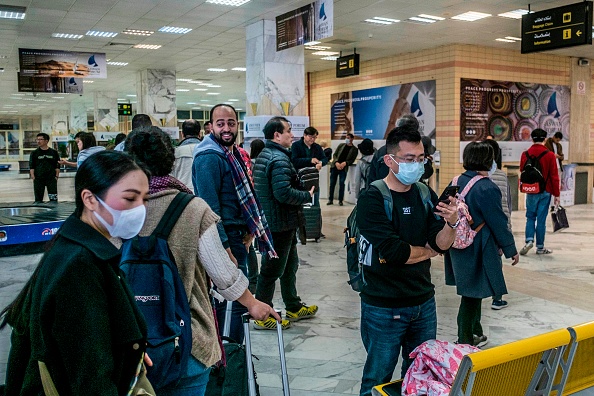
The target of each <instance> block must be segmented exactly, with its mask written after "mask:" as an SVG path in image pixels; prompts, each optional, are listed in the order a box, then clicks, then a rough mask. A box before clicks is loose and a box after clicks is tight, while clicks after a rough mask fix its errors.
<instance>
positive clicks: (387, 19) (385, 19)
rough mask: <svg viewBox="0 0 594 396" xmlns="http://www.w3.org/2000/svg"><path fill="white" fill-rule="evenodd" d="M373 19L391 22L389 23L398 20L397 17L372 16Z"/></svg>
mask: <svg viewBox="0 0 594 396" xmlns="http://www.w3.org/2000/svg"><path fill="white" fill-rule="evenodd" d="M373 19H375V20H378V21H384V22H391V23H396V22H400V20H399V19H392V18H383V17H373Z"/></svg>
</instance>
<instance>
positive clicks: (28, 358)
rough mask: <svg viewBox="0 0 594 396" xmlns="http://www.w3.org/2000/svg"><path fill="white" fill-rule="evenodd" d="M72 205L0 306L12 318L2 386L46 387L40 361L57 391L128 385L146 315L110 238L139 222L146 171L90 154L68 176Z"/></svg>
mask: <svg viewBox="0 0 594 396" xmlns="http://www.w3.org/2000/svg"><path fill="white" fill-rule="evenodd" d="M75 191H76V211H75V213H74V214H73V215H71V216H70V217H69V218H68V219H67V220H66V221H65V222H64V224H63V225H62V227H61V228H60V230H59V231H58V233H57V235H56V237H55V238H54V239H53V240H52V243H51V246H50V248H49V250H48V251H47V253H45V255H44V256H43V258H42V259H41V261H40V263H39V265H38V267H37V269H36V270H35V272H34V273H33V275H32V277H31V279H30V280H29V281H28V282H27V284H26V285H25V287H24V289H23V290H22V291H21V293H20V294H19V295H18V297H17V298H16V299H15V301H13V303H11V304H10V305H9V306H8V307H7V308H5V309H4V310H3V311H2V315H3V316H4V321H3V324H2V325H5V324H6V323H8V324H9V325H10V326H11V327H12V328H13V333H12V339H11V341H12V347H11V351H10V356H9V361H8V367H7V376H6V381H7V382H6V386H7V388H6V392H7V393H6V394H7V395H12V394H35V395H37V394H44V389H43V387H42V382H41V379H40V367H39V363H38V362H43V363H44V364H45V366H46V367H47V370H48V372H49V374H50V376H51V379H52V380H53V383H54V385H55V387H56V389H57V392H58V394H60V395H61V396H65V395H113V396H116V395H125V394H127V393H128V391H129V390H130V388H131V387H132V386H133V384H134V382H135V378H136V376H137V369H138V368H139V364H140V362H141V361H142V359H143V355H144V350H145V345H146V324H145V322H144V318H143V317H142V314H141V313H140V311H139V310H138V309H137V307H136V303H135V302H134V300H133V296H132V294H131V292H130V290H129V288H128V286H127V285H126V284H125V282H124V279H123V277H120V271H119V262H120V252H119V250H118V249H117V248H116V247H115V246H114V245H113V244H112V243H111V242H110V241H109V238H111V237H115V236H121V237H131V236H134V235H135V234H136V233H138V231H139V230H140V228H141V227H142V224H143V223H144V217H145V207H144V201H145V197H146V195H147V194H148V176H147V173H146V172H145V171H144V170H143V169H142V168H141V167H140V166H138V165H137V164H136V163H134V161H133V160H132V159H131V158H130V157H129V156H128V155H126V154H123V153H119V152H112V151H104V152H101V153H97V154H95V155H93V156H91V157H89V158H88V159H87V160H86V161H85V162H84V163H83V165H82V166H81V167H80V168H79V170H78V172H77V174H76V179H75Z"/></svg>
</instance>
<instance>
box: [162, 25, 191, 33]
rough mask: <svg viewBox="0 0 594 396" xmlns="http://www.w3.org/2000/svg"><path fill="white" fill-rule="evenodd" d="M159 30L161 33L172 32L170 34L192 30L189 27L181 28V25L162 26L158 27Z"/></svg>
mask: <svg viewBox="0 0 594 396" xmlns="http://www.w3.org/2000/svg"><path fill="white" fill-rule="evenodd" d="M159 31H160V32H163V33H172V34H186V33H189V32H191V31H192V29H190V28H182V27H175V26H163V27H162V28H161V29H159Z"/></svg>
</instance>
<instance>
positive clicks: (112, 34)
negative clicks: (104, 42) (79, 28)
mask: <svg viewBox="0 0 594 396" xmlns="http://www.w3.org/2000/svg"><path fill="white" fill-rule="evenodd" d="M86 34H87V36H93V37H108V38H109V37H115V36H117V35H118V34H117V33H115V32H101V31H98V30H89V31H88V32H87V33H86Z"/></svg>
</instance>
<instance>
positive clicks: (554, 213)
mask: <svg viewBox="0 0 594 396" xmlns="http://www.w3.org/2000/svg"><path fill="white" fill-rule="evenodd" d="M551 219H553V232H557V231H561V230H563V229H565V228H569V221H567V212H566V211H565V208H564V207H563V206H561V205H559V206H558V207H556V208H555V209H552V210H551Z"/></svg>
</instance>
